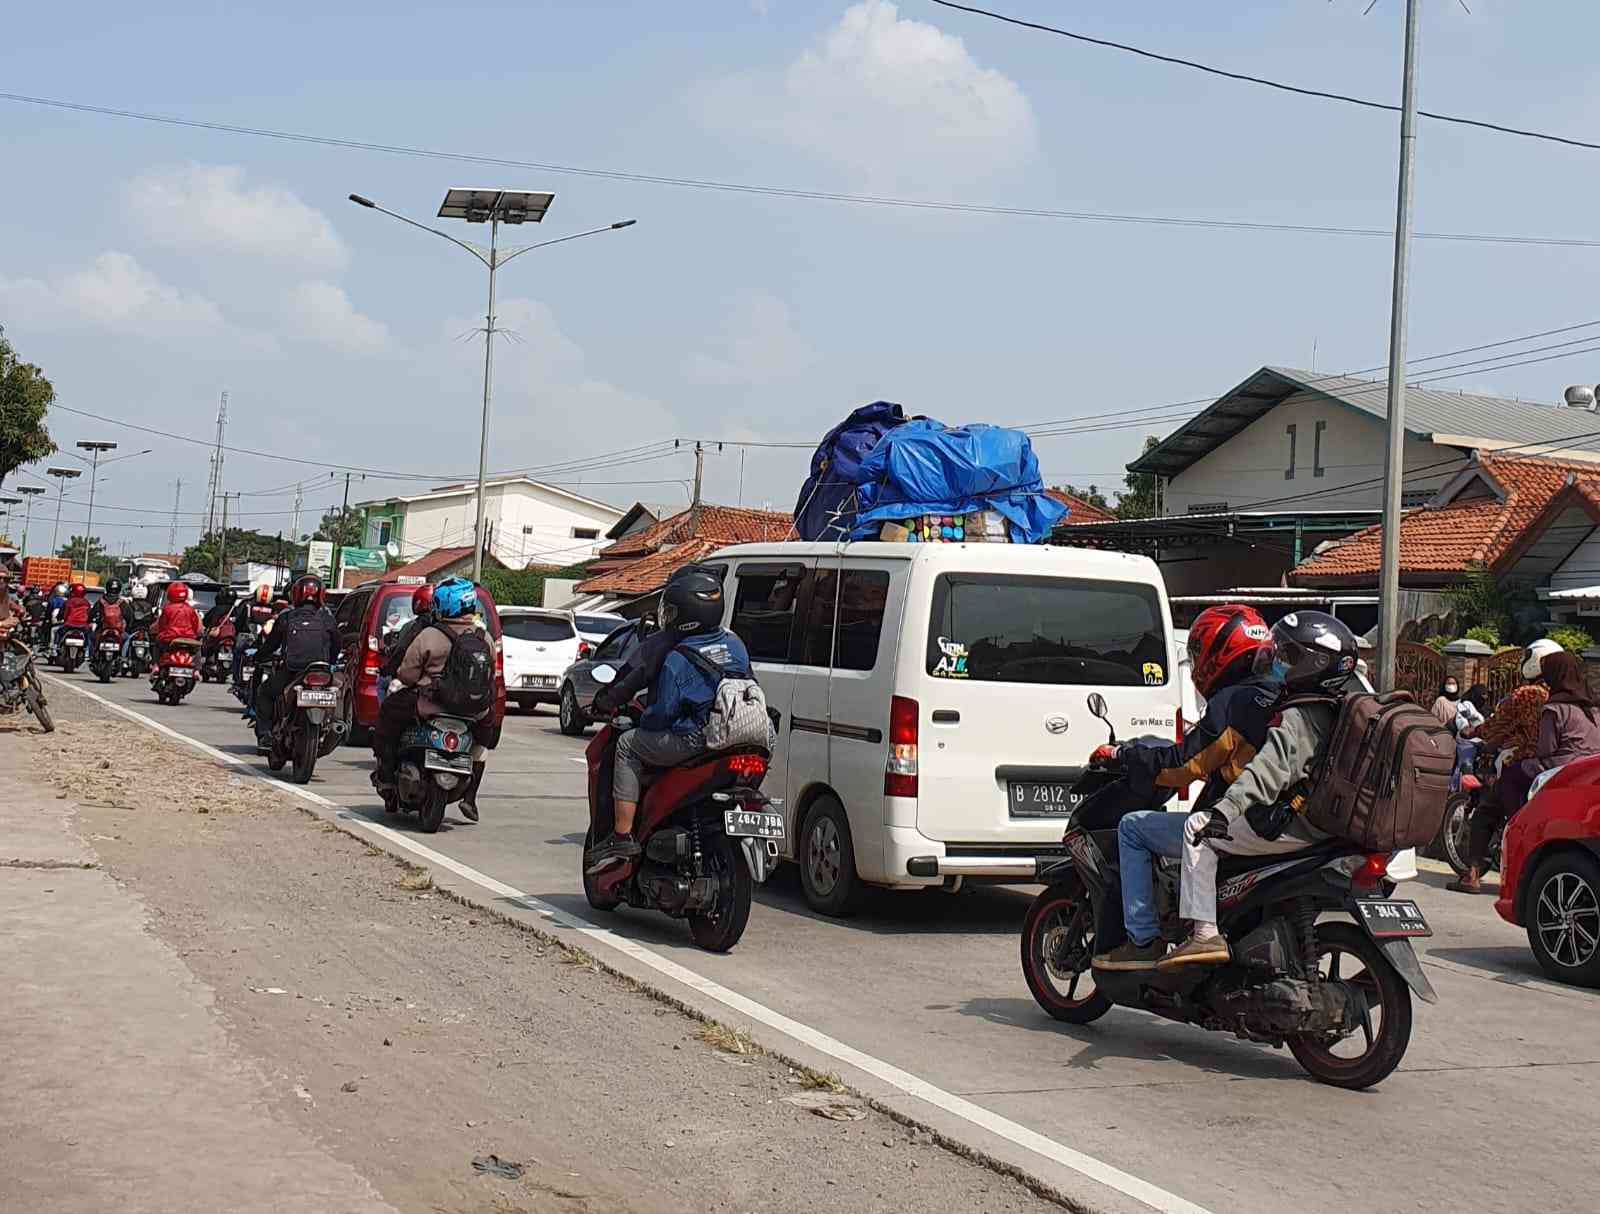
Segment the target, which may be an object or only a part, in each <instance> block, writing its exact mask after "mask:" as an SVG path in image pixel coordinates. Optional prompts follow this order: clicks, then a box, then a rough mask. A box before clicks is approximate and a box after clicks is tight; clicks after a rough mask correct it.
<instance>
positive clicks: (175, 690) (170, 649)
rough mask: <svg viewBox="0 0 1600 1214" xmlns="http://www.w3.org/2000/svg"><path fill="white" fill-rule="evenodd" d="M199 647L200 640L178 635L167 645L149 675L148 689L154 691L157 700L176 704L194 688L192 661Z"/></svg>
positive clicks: (194, 678)
mask: <svg viewBox="0 0 1600 1214" xmlns="http://www.w3.org/2000/svg"><path fill="white" fill-rule="evenodd" d="M199 649H200V642H199V641H196V640H191V639H190V638H188V637H179V638H178V639H177V640H175V641H173V642H172V643H171V644H169V645H168V646H167V648H166V652H164V653H163V654H162V655H161V657H160V659H159V660H158V661H157V662H156V671H155V674H153V675H151V676H150V690H151V691H153V692H155V693H156V699H157V700H159V701H160V702H161V703H163V704H177V703H178V702H179V701H181V700H182V699H183V697H184V696H186V695H188V694H189V693H190V692H191V691H193V690H194V685H195V683H196V681H197V680H196V677H195V666H194V662H195V654H196V653H198V652H199Z"/></svg>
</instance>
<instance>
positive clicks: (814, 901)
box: [798, 796, 863, 917]
mask: <svg viewBox="0 0 1600 1214" xmlns="http://www.w3.org/2000/svg"><path fill="white" fill-rule="evenodd" d="M798 860H799V862H800V887H801V889H803V890H804V891H805V895H806V902H807V903H808V904H809V905H810V907H811V909H812V910H814V911H816V912H817V913H818V914H821V915H834V916H837V917H843V916H845V915H853V914H855V912H856V908H857V907H858V906H859V905H860V904H861V895H862V892H863V889H862V885H861V879H860V878H859V877H857V876H856V848H855V843H854V842H853V841H852V840H851V838H850V819H849V818H848V817H846V816H845V812H844V806H843V805H840V804H839V802H838V799H837V798H835V797H831V796H821V797H818V798H817V799H816V800H815V801H813V802H812V804H811V809H810V810H809V811H808V812H807V813H806V822H805V826H803V827H802V828H801V830H800V848H799V855H798Z"/></svg>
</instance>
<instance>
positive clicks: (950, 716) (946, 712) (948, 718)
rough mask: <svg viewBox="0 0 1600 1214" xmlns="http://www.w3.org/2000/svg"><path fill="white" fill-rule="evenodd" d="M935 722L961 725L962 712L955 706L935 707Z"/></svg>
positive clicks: (936, 723)
mask: <svg viewBox="0 0 1600 1214" xmlns="http://www.w3.org/2000/svg"><path fill="white" fill-rule="evenodd" d="M933 723H934V724H935V725H959V724H961V714H960V713H959V712H957V711H956V710H955V709H954V708H935V709H934V710H933Z"/></svg>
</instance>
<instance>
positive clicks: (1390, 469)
mask: <svg viewBox="0 0 1600 1214" xmlns="http://www.w3.org/2000/svg"><path fill="white" fill-rule="evenodd" d="M1418 7H1419V5H1418V0H1406V50H1405V67H1404V69H1403V71H1404V74H1403V76H1402V78H1401V87H1400V186H1399V190H1398V195H1399V196H1398V198H1397V200H1396V204H1395V221H1394V297H1393V300H1392V301H1391V304H1390V310H1389V441H1388V446H1387V449H1386V451H1385V453H1384V470H1383V565H1382V567H1381V569H1380V571H1379V575H1378V669H1377V670H1376V671H1375V672H1374V673H1375V674H1376V676H1377V685H1378V689H1379V690H1380V691H1391V690H1393V689H1394V658H1395V649H1396V645H1397V642H1398V640H1399V636H1400V504H1401V501H1402V496H1401V492H1402V482H1403V480H1404V478H1405V443H1406V288H1407V286H1408V285H1409V284H1408V281H1407V279H1408V277H1409V275H1410V271H1411V177H1412V171H1411V170H1412V158H1413V154H1414V151H1415V145H1416V140H1417V26H1418V13H1417V10H1418Z"/></svg>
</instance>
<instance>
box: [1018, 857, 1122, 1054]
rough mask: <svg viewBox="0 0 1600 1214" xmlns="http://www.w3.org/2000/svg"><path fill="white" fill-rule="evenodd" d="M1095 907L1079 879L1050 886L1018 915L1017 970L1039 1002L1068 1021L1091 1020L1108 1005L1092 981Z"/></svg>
mask: <svg viewBox="0 0 1600 1214" xmlns="http://www.w3.org/2000/svg"><path fill="white" fill-rule="evenodd" d="M1094 933H1095V927H1094V907H1093V906H1092V905H1090V902H1089V898H1088V894H1087V892H1086V891H1085V890H1084V888H1083V882H1082V881H1080V880H1078V878H1077V877H1076V875H1074V876H1073V878H1072V879H1071V880H1070V881H1058V882H1057V883H1056V884H1054V885H1052V886H1050V887H1049V888H1048V889H1046V890H1045V891H1044V892H1043V893H1041V894H1040V895H1039V896H1038V897H1037V898H1035V899H1034V900H1033V905H1032V906H1030V907H1029V908H1028V916H1027V918H1026V919H1024V920H1023V921H1022V974H1023V977H1025V978H1026V979H1027V980H1028V989H1029V990H1030V991H1032V992H1033V998H1034V1001H1035V1002H1036V1003H1038V1005H1039V1006H1040V1007H1042V1008H1043V1009H1044V1010H1045V1011H1046V1012H1048V1013H1049V1014H1050V1015H1051V1016H1052V1017H1054V1018H1055V1019H1056V1020H1061V1021H1064V1022H1065V1023H1067V1024H1090V1023H1092V1022H1093V1021H1096V1020H1098V1019H1100V1017H1102V1016H1104V1015H1105V1014H1106V1013H1107V1012H1109V1011H1110V1010H1111V1007H1112V1003H1111V1000H1110V998H1108V997H1107V996H1106V995H1104V994H1102V993H1101V992H1100V990H1099V989H1098V988H1097V987H1096V986H1095V983H1094V969H1093V966H1092V962H1093V960H1094Z"/></svg>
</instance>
